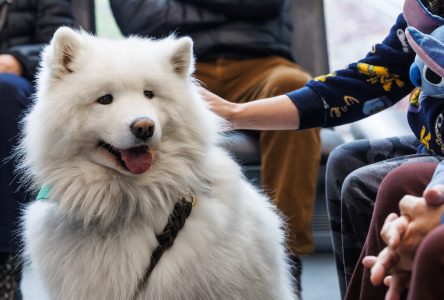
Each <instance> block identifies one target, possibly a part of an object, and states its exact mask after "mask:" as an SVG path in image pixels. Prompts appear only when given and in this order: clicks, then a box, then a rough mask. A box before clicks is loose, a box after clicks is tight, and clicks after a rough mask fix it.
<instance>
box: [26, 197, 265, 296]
mask: <svg viewBox="0 0 444 300" xmlns="http://www.w3.org/2000/svg"><path fill="white" fill-rule="evenodd" d="M228 202H229V201H228ZM253 202H254V201H253ZM226 204H227V205H231V204H230V203H223V202H221V201H215V200H214V199H200V201H199V203H197V204H196V206H195V207H194V208H193V211H192V213H191V215H190V217H189V218H188V219H187V221H186V224H185V227H184V228H183V229H182V230H181V231H180V232H179V235H178V237H177V238H176V240H175V242H174V245H173V247H172V248H171V249H169V250H168V251H167V252H165V254H164V255H163V256H162V258H161V260H160V262H159V264H158V265H157V266H156V268H155V269H154V271H153V273H152V274H151V276H150V278H149V280H148V284H147V285H146V286H144V287H142V289H141V290H140V291H139V292H138V293H137V298H136V299H273V295H272V294H271V293H272V292H271V291H267V290H266V289H264V286H267V284H266V285H264V286H259V285H258V286H255V285H257V284H254V283H253V282H254V281H253V280H252V279H253V278H251V276H252V275H253V274H254V276H258V277H259V278H261V280H260V281H259V282H261V283H262V284H261V285H263V283H264V281H263V280H266V278H267V277H270V276H269V273H268V272H271V273H273V270H271V269H267V268H264V266H263V265H260V264H259V265H256V262H255V260H256V257H255V256H254V255H252V253H254V251H255V250H256V249H254V247H252V246H253V245H252V244H249V243H247V242H246V241H245V240H244V239H245V231H246V230H247V231H250V230H251V229H252V227H251V225H252V224H248V223H249V222H239V220H240V219H245V218H247V216H246V215H244V213H245V212H247V211H249V210H250V208H249V207H248V206H247V207H242V206H241V205H239V204H237V205H235V206H233V207H232V208H231V209H230V208H229V206H228V207H227V206H226ZM55 211H56V210H55V205H54V204H50V203H43V202H36V203H34V204H32V205H31V206H30V207H29V208H28V211H27V216H33V217H28V218H27V222H28V223H27V224H26V227H27V228H28V232H27V235H28V236H32V240H33V243H32V244H30V245H28V247H29V249H27V250H28V251H29V252H30V254H31V258H32V261H33V263H34V267H37V268H36V269H39V270H40V271H41V272H43V273H44V274H45V276H44V282H45V284H46V285H47V287H48V288H49V290H51V296H52V298H53V299H67V300H69V299H97V300H100V299H128V298H129V297H130V295H133V294H134V291H135V290H136V289H137V284H138V282H139V280H140V278H141V277H142V275H143V273H144V272H145V269H146V268H147V267H148V263H149V260H150V257H151V253H152V251H153V250H154V248H155V247H156V245H157V242H156V240H155V233H154V232H153V230H152V228H150V227H149V226H147V225H146V224H144V223H143V221H141V220H137V221H134V222H132V223H131V224H128V225H126V226H125V227H121V228H115V229H114V230H109V231H107V232H106V233H103V232H99V231H96V230H93V231H88V230H85V229H84V228H83V227H81V226H72V224H71V225H70V224H67V223H66V222H65V221H64V220H63V218H60V217H57V213H56V212H55ZM227 216H229V218H227ZM252 222H253V223H254V222H257V220H254V218H252ZM261 223H262V222H261ZM260 227H261V226H259V228H260ZM259 228H258V230H260V229H259ZM264 238H265V236H264ZM255 242H259V243H262V242H263V241H254V240H253V241H252V243H255ZM209 249H211V250H209ZM32 253H38V256H35V255H32ZM262 254H263V253H261V255H262ZM259 266H260V267H259ZM256 268H257V269H256ZM266 273H268V275H267V274H266ZM221 283H223V285H221ZM245 287H250V289H245ZM227 292H229V293H228V294H227ZM241 295H242V297H241Z"/></svg>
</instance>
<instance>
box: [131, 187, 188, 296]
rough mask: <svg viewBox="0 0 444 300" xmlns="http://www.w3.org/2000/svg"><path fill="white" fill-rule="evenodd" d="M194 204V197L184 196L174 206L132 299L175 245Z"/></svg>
mask: <svg viewBox="0 0 444 300" xmlns="http://www.w3.org/2000/svg"><path fill="white" fill-rule="evenodd" d="M194 202H195V198H194V196H191V199H187V197H185V196H182V197H181V199H180V201H179V202H177V203H176V205H175V206H174V210H173V212H172V213H171V214H170V216H169V218H168V223H167V224H166V225H165V227H164V229H163V231H162V233H161V234H159V235H157V236H156V238H157V242H158V243H159V244H158V246H157V248H156V249H155V250H154V252H153V254H152V255H151V260H150V264H149V265H148V267H147V268H146V270H145V274H144V275H143V277H142V279H141V280H140V281H139V284H138V285H137V288H136V290H135V292H134V296H133V297H131V298H130V299H134V297H135V296H136V295H137V294H138V293H139V292H140V291H141V289H142V288H143V287H144V286H145V285H146V283H147V282H148V278H149V277H150V275H151V273H152V272H153V270H154V268H155V267H156V265H157V263H158V262H159V260H160V258H161V257H162V254H163V253H164V252H165V251H166V250H167V249H168V248H170V247H171V246H172V245H173V243H174V240H175V239H176V237H177V234H178V233H179V230H181V229H182V228H183V226H184V225H185V221H186V219H187V218H188V216H189V215H190V213H191V210H192V208H193V205H194Z"/></svg>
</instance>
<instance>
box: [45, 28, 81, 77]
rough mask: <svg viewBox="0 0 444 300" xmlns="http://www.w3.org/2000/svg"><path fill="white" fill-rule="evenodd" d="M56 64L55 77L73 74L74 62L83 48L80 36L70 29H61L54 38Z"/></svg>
mask: <svg viewBox="0 0 444 300" xmlns="http://www.w3.org/2000/svg"><path fill="white" fill-rule="evenodd" d="M51 45H52V47H53V56H54V57H53V59H52V62H53V64H54V66H53V71H54V72H55V74H54V75H55V76H57V77H60V76H62V75H65V74H68V73H72V72H73V67H72V66H73V61H74V58H75V56H76V55H77V54H78V52H79V50H80V46H81V37H80V34H79V33H78V32H76V31H74V30H73V29H71V28H69V27H60V28H59V29H57V31H56V32H55V34H54V37H53V38H52V41H51Z"/></svg>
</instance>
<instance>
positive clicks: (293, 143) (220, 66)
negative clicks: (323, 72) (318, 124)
mask: <svg viewBox="0 0 444 300" xmlns="http://www.w3.org/2000/svg"><path fill="white" fill-rule="evenodd" d="M196 77H197V78H198V79H199V80H201V81H202V82H203V83H205V84H206V86H207V88H209V89H210V90H212V91H213V92H215V93H216V94H219V95H220V96H222V97H224V98H226V99H227V100H230V101H235V102H245V101H252V100H256V99H261V98H267V97H272V96H276V95H281V94H285V93H286V92H290V91H292V90H295V89H298V88H300V87H302V86H303V85H304V84H305V83H306V82H307V81H308V80H309V79H310V77H309V75H308V74H307V73H306V72H304V71H303V70H302V69H301V68H300V67H299V66H297V65H296V64H294V63H292V62H290V61H288V60H285V59H282V58H278V57H271V58H265V59H250V60H242V61H235V60H227V59H220V60H218V61H216V62H212V63H199V64H198V65H197V72H196ZM260 147H261V160H262V187H263V188H264V190H265V191H266V192H267V193H268V194H269V195H270V196H271V197H272V198H273V200H274V201H275V203H276V205H277V206H278V208H279V209H280V210H281V211H282V212H283V214H284V215H285V216H286V218H287V224H288V227H289V230H288V233H289V235H288V244H289V247H290V250H291V251H292V252H293V253H294V254H296V255H302V254H308V253H310V252H312V251H313V249H314V243H313V235H312V231H311V220H312V213H313V205H314V199H315V194H316V181H317V176H318V170H319V162H320V147H321V144H320V137H319V129H308V130H302V131H263V132H261V137H260Z"/></svg>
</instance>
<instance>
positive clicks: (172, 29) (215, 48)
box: [110, 0, 292, 61]
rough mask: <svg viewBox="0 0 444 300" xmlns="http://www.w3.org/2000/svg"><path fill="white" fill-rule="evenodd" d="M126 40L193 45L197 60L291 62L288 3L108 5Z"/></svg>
mask: <svg viewBox="0 0 444 300" xmlns="http://www.w3.org/2000/svg"><path fill="white" fill-rule="evenodd" d="M110 2H111V8H112V11H113V14H114V17H115V18H116V21H117V24H118V25H119V27H120V29H121V31H122V33H123V34H124V35H130V34H137V35H147V36H152V37H156V38H160V37H165V36H167V35H169V34H170V33H176V34H177V35H179V36H181V35H188V36H190V37H191V38H193V40H194V43H195V45H194V50H195V52H196V56H197V58H198V59H199V60H201V61H202V60H211V59H214V58H216V57H221V56H223V57H228V58H252V57H263V56H270V55H279V56H283V57H287V58H291V54H290V53H291V32H292V22H291V18H290V9H289V1H288V0H163V1H159V0H110Z"/></svg>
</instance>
